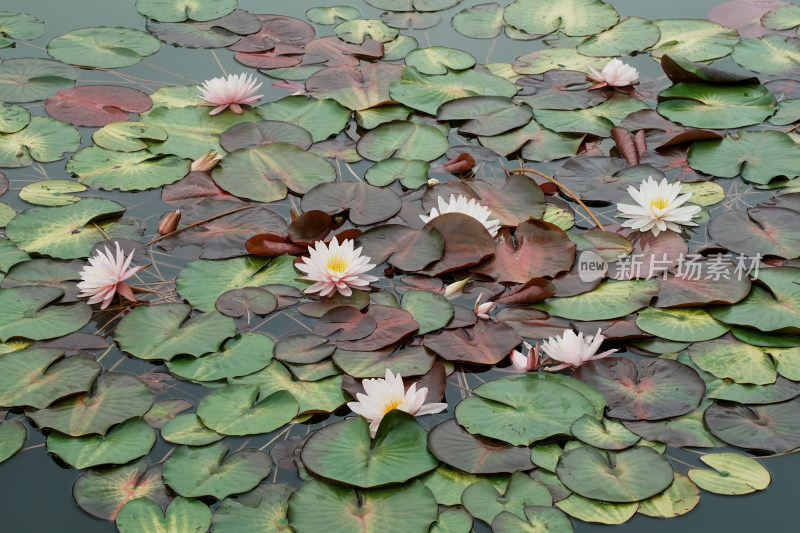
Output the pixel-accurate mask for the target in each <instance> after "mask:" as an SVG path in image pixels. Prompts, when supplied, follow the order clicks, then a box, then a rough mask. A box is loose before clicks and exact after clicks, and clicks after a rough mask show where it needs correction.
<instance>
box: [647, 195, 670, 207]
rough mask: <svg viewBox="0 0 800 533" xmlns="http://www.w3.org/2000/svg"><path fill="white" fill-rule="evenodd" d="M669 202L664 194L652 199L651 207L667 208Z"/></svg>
mask: <svg viewBox="0 0 800 533" xmlns="http://www.w3.org/2000/svg"><path fill="white" fill-rule="evenodd" d="M668 205H669V202H668V201H667V199H666V198H665V197H664V196H663V195H659V196H656V197H655V198H653V199H652V200H650V209H665V208H666V207H667V206H668Z"/></svg>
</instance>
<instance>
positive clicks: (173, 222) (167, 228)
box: [158, 210, 181, 235]
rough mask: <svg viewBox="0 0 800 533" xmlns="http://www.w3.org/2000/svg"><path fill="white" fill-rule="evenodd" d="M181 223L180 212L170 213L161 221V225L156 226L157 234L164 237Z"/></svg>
mask: <svg viewBox="0 0 800 533" xmlns="http://www.w3.org/2000/svg"><path fill="white" fill-rule="evenodd" d="M180 221H181V212H180V210H177V211H170V212H169V213H167V215H166V216H165V217H164V218H163V219H162V220H161V224H159V225H158V232H159V233H160V234H161V235H166V234H167V233H172V232H173V231H175V230H176V229H177V228H178V222H180Z"/></svg>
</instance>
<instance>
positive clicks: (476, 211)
mask: <svg viewBox="0 0 800 533" xmlns="http://www.w3.org/2000/svg"><path fill="white" fill-rule="evenodd" d="M438 201H439V209H438V210H437V209H436V208H435V207H434V208H433V209H431V214H430V215H427V216H426V215H420V216H419V218H421V219H422V221H423V222H425V223H426V224H427V223H428V222H429V221H430V220H431V219H434V218H436V217H438V216H439V215H444V214H446V213H462V214H464V215H469V216H471V217H472V218H474V219H475V220H477V221H478V222H480V223H481V224H483V227H484V228H486V231H488V232H489V234H490V235H491V236H492V237H494V236H496V235H497V232H498V231H499V230H500V221H499V220H495V219H490V218H489V217H491V216H492V212H491V211H489V208H488V207H486V206H485V205H481V204H479V203H478V202H476V201H475V199H474V198H470V199H469V200H467V198H466V197H465V196H462V195H460V194H459V195H458V197H457V198H456V195H454V194H451V195H450V201H448V202H445V201H444V199H443V198H442V197H441V196H439V198H438Z"/></svg>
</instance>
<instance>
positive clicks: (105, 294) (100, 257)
mask: <svg viewBox="0 0 800 533" xmlns="http://www.w3.org/2000/svg"><path fill="white" fill-rule="evenodd" d="M114 245H115V246H116V247H117V252H116V255H112V254H111V251H110V250H109V249H108V247H104V248H105V253H103V252H102V251H99V250H98V252H97V253H96V254H95V255H94V256H92V257H90V258H89V264H88V265H86V266H85V267H83V270H82V271H81V282H80V283H78V289H80V291H81V292H80V293H79V294H78V296H79V297H81V298H86V297H87V296H88V297H89V300H88V301H87V303H89V304H96V303H98V302H103V304H102V305H101V306H100V309H105V308H106V307H108V304H110V303H111V299H112V298H114V294H116V293H119V295H120V296H122V297H123V298H126V299H128V300H130V301H132V302H135V301H136V296H134V295H133V290H132V289H131V287H130V286H129V285H128V284H127V283H125V280H126V279H128V278H130V277H131V276H133V275H134V274H136V273H137V272H139V271H140V270H141V269H143V268H144V267H143V266H138V267H133V268H128V266H130V264H131V260H133V252H131V254H130V255H129V256H128V257H125V254H124V253H123V251H122V249H121V248H120V247H119V243H118V242H114Z"/></svg>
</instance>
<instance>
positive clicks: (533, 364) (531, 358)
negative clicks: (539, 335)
mask: <svg viewBox="0 0 800 533" xmlns="http://www.w3.org/2000/svg"><path fill="white" fill-rule="evenodd" d="M522 344H523V345H524V346H525V349H526V350H527V352H528V355H525V354H523V353H522V352H520V351H519V350H512V351H511V354H509V357H510V358H511V371H512V372H518V373H523V372H533V371H535V370H539V369H540V368H541V367H542V358H541V355H540V353H539V343H536V347H533V346H531V345H530V344H528V343H527V342H523V343H522Z"/></svg>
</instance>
